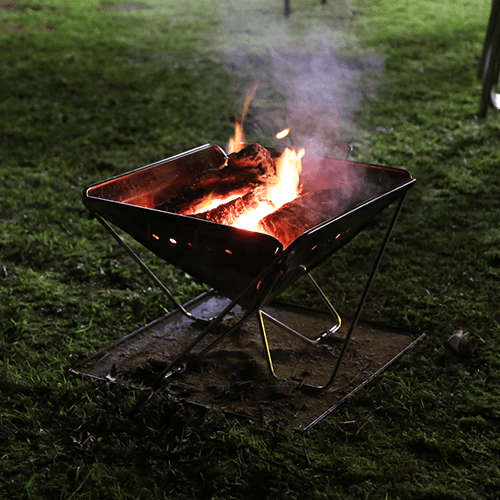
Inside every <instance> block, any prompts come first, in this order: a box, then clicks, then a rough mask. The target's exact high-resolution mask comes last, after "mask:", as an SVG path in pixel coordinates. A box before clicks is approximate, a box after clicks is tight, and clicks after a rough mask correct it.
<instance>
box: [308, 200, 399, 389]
mask: <svg viewBox="0 0 500 500" xmlns="http://www.w3.org/2000/svg"><path fill="white" fill-rule="evenodd" d="M405 196H406V194H404V195H403V196H402V197H401V199H400V201H399V203H398V206H397V208H396V211H395V213H394V216H393V218H392V221H391V223H390V225H389V228H388V229H387V232H386V234H385V237H384V240H383V241H382V244H381V246H380V249H379V252H378V254H377V257H376V259H375V262H374V264H373V268H372V271H371V273H370V275H369V276H368V280H367V282H366V285H365V288H364V290H363V294H362V295H361V298H360V301H359V304H358V308H357V309H356V313H355V315H354V318H353V320H352V323H351V326H350V327H349V331H348V332H347V335H346V338H345V340H344V343H343V344H342V349H341V351H340V355H339V357H338V358H337V363H336V365H335V367H334V369H333V373H332V375H331V377H330V380H329V381H328V383H327V384H325V385H322V386H313V385H309V384H304V385H302V386H301V388H302V389H305V390H312V391H324V390H327V389H329V388H330V387H331V386H332V385H333V383H334V382H335V378H336V376H337V373H338V371H339V368H340V365H341V363H342V360H343V359H344V355H345V353H346V351H347V346H348V345H349V342H350V340H351V337H352V333H353V331H354V329H355V328H356V325H357V323H358V320H359V317H360V315H361V310H362V309H363V306H364V303H365V300H366V297H367V295H368V292H369V290H370V287H371V284H372V282H373V278H374V277H375V274H376V272H377V269H378V266H379V264H380V261H381V260H382V256H383V255H384V252H385V248H386V247H387V243H388V242H389V238H390V237H391V232H392V229H393V228H394V225H395V224H396V220H397V218H398V216H399V213H400V212H401V207H402V206H403V201H404V199H405Z"/></svg>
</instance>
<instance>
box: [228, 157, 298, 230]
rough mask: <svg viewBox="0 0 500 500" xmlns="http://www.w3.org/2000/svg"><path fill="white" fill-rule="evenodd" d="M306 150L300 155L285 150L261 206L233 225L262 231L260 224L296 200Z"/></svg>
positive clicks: (265, 191)
mask: <svg viewBox="0 0 500 500" xmlns="http://www.w3.org/2000/svg"><path fill="white" fill-rule="evenodd" d="M304 154H305V150H304V149H301V150H300V151H299V152H298V153H297V152H296V151H294V150H293V149H288V148H285V150H284V151H283V153H282V154H281V156H280V157H279V159H278V163H277V165H276V176H275V178H274V179H272V180H271V181H270V182H269V184H267V186H265V189H264V192H263V194H262V199H263V200H264V201H261V202H260V203H259V205H258V206H257V207H256V208H255V209H253V210H251V211H250V212H248V213H247V214H245V215H242V216H241V217H238V219H237V220H236V221H235V222H234V223H233V224H232V225H233V226H234V227H239V228H240V229H247V230H249V231H261V228H260V226H259V222H260V220H261V219H263V218H264V217H266V216H267V215H269V214H271V213H273V212H274V211H276V210H278V209H279V208H281V207H282V206H283V205H284V204H285V203H288V202H290V201H292V200H293V199H295V198H296V197H297V196H298V195H299V194H300V174H301V172H302V161H301V158H302V157H303V156H304Z"/></svg>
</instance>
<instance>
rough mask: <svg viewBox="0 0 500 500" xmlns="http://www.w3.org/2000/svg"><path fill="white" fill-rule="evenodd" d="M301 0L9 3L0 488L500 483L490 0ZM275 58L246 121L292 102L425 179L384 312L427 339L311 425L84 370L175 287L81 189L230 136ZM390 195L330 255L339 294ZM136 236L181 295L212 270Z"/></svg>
mask: <svg viewBox="0 0 500 500" xmlns="http://www.w3.org/2000/svg"><path fill="white" fill-rule="evenodd" d="M291 4H292V9H293V12H292V14H291V16H290V17H288V18H285V17H284V16H283V2H274V3H270V2H264V1H263V0H250V1H247V2H237V3H235V2H228V1H227V0H217V1H215V2H201V1H196V0H185V1H183V2H174V1H172V0H144V1H143V2H97V1H94V0H73V1H69V0H39V1H36V0H19V1H14V0H3V1H0V66H1V71H0V145H1V149H0V151H1V157H0V158H1V159H0V174H1V177H0V179H2V182H1V183H0V206H1V208H2V215H1V218H0V354H1V355H0V388H1V392H0V498H30V499H45V498H50V499H53V498H82V499H83V498H89V499H90V498H116V499H120V500H121V499H125V498H133V499H150V498H168V499H188V498H196V499H199V498H214V499H215V498H235V499H246V498H276V499H281V498H297V499H302V498H304V499H306V498H307V499H310V498H311V499H312V498H325V499H332V498H339V499H340V498H342V499H347V500H350V499H367V498H370V499H391V500H395V499H410V498H414V499H428V500H430V499H464V500H465V499H467V500H470V499H485V498H491V499H494V498H498V496H499V495H500V457H499V450H500V438H499V435H498V431H497V428H498V425H499V424H500V403H499V396H500V357H499V354H498V347H497V341H499V340H500V314H499V312H498V303H499V297H500V201H499V200H500V196H499V194H498V186H499V185H500V142H499V137H500V117H499V116H498V114H497V113H495V112H493V110H490V112H489V113H488V115H487V117H486V118H485V119H477V118H476V117H475V116H474V113H476V112H477V110H478V109H479V99H480V95H481V85H480V82H478V81H477V78H476V75H477V70H478V62H479V57H480V55H481V49H482V42H483V38H484V35H485V31H486V25H487V21H488V16H489V9H490V5H491V3H490V2H487V1H486V0H455V1H451V0H443V1H442V2H435V1H431V0H414V1H409V0H401V1H398V2H389V1H387V0H371V1H369V0H356V1H353V2H350V1H349V2H344V1H341V0H329V2H328V3H327V4H326V5H322V4H321V2H320V1H319V0H315V1H313V0H307V1H306V0H292V1H291ZM256 81H258V82H259V84H260V85H259V88H258V90H257V94H256V96H255V98H254V101H252V104H251V105H250V109H249V113H248V115H247V117H246V121H245V130H246V133H247V137H248V139H249V140H252V141H258V142H260V143H262V144H265V145H270V146H271V145H274V139H273V136H274V134H275V133H276V132H277V131H278V130H280V127H282V126H283V125H288V124H290V125H291V126H292V140H293V143H294V145H300V144H301V143H304V142H306V143H308V144H310V147H314V148H316V150H318V151H321V152H324V153H325V154H327V153H328V151H329V150H330V149H331V148H332V147H333V144H334V143H335V142H348V143H350V144H352V145H353V147H354V152H353V155H354V158H356V159H358V160H360V161H365V162H370V163H375V164H382V165H389V166H394V167H402V168H405V169H407V170H408V171H409V172H411V173H412V175H414V176H415V177H416V179H417V182H416V184H415V187H414V188H413V189H412V190H411V191H410V193H409V195H408V196H407V199H406V201H405V205H404V207H403V211H402V213H401V216H400V218H399V220H398V223H397V225H396V227H395V230H394V233H393V235H392V238H391V241H390V244H389V246H388V248H387V252H386V255H385V256H384V260H383V262H382V264H381V267H380V269H379V273H378V275H377V277H376V280H375V282H374V285H373V288H372V292H371V294H370V295H369V298H368V301H367V303H366V306H365V309H364V312H363V317H364V318H366V319H369V320H374V321H379V322H383V323H386V324H390V325H395V326H399V327H404V328H408V329H412V330H415V331H419V332H425V333H426V334H427V337H426V339H425V340H424V341H422V342H420V343H419V344H418V345H417V346H416V347H415V348H413V349H412V350H411V351H410V352H409V353H408V354H406V355H405V356H404V357H403V358H402V359H401V360H400V361H398V362H397V363H396V364H394V365H393V366H392V367H391V368H390V369H389V370H387V371H386V372H384V373H383V374H382V375H380V376H379V377H378V378H377V379H376V380H375V381H374V382H372V383H371V384H370V385H368V386H367V387H365V388H364V389H363V390H362V391H360V392H359V393H358V394H357V395H356V396H355V397H354V398H352V399H351V400H350V401H349V402H348V403H346V404H345V405H343V406H342V407H341V408H340V409H339V410H338V411H336V412H335V413H333V414H332V415H330V416H329V417H328V418H327V419H326V420H324V421H323V422H321V423H320V424H319V425H318V426H317V427H315V428H313V430H311V431H310V432H308V433H306V434H304V433H298V432H296V431H293V430H291V429H280V428H275V427H272V426H265V427H262V426H259V425H256V424H252V423H248V422H244V421H240V420H237V419H234V418H230V417H227V416H225V415H223V414H220V413H218V412H211V411H202V410H194V409H192V408H189V407H187V406H185V405H184V404H183V403H182V401H180V400H177V399H175V398H173V397H171V396H170V395H169V393H168V390H167V389H166V388H162V389H161V390H159V391H158V392H156V393H155V395H154V396H153V397H152V398H151V399H150V400H148V401H147V402H145V401H144V399H143V394H142V393H140V392H136V391H134V390H132V389H130V388H128V387H125V386H122V385H118V384H106V383H102V382H98V381H94V380H91V379H88V378H79V377H77V376H74V375H71V374H69V373H68V372H67V368H68V366H70V365H71V363H72V362H73V361H74V360H77V359H80V358H81V357H83V356H85V355H87V354H90V353H92V352H94V351H96V350H98V349H100V348H102V347H104V346H106V345H108V344H110V343H111V342H113V341H115V340H117V339H120V338H122V337H123V336H124V335H126V334H128V333H130V332H131V331H133V330H135V329H137V328H139V327H141V326H143V325H144V324H145V323H147V322H149V321H152V320H154V319H156V318H157V317H159V316H160V315H162V314H163V308H164V307H167V306H168V307H170V306H169V304H167V303H166V301H165V298H164V296H163V295H162V293H161V292H160V291H159V290H157V289H156V288H155V287H154V286H152V285H151V283H149V281H148V280H147V278H146V277H145V276H143V274H142V273H141V272H140V270H139V269H138V268H137V267H136V265H135V264H134V263H133V262H132V261H131V260H130V259H129V258H128V256H127V255H126V254H125V253H124V251H123V250H122V249H121V247H119V246H118V245H117V244H115V243H114V241H112V240H111V239H110V238H109V236H108V235H107V234H106V233H105V231H104V229H103V228H102V227H101V226H100V225H99V224H98V223H97V222H96V221H95V220H93V218H92V217H91V216H90V215H89V214H87V212H86V209H85V208H84V206H83V205H82V203H81V195H82V190H83V188H84V187H85V186H87V185H89V184H91V183H93V182H95V181H98V180H102V179H106V178H108V177H111V176H113V175H116V174H119V173H122V172H125V171H127V170H131V169H133V168H136V167H140V166H142V165H145V164H148V163H151V162H154V161H157V160H160V159H162V158H165V157H168V156H171V155H174V154H177V153H180V152H182V151H185V150H188V149H191V148H193V147H196V146H199V145H201V144H205V143H208V142H213V143H216V144H219V145H221V146H225V144H226V142H227V140H228V138H229V136H230V135H231V133H232V129H233V124H234V119H235V117H237V116H238V114H239V112H240V110H241V107H242V104H243V100H244V98H245V92H246V91H247V89H248V88H249V87H250V86H251V85H252V84H253V83H254V82H256ZM311 139H312V142H311ZM388 217H389V215H385V214H382V216H381V217H380V218H379V219H377V220H376V221H375V222H373V223H371V224H370V225H369V227H368V228H367V230H366V231H365V232H364V233H362V234H360V235H359V236H358V237H357V238H356V239H355V240H353V241H352V242H351V243H350V244H349V247H346V249H345V250H346V251H340V252H339V253H338V254H337V255H335V256H334V257H333V258H332V259H331V260H329V261H328V262H326V263H324V264H323V265H322V266H321V267H320V268H319V269H318V270H317V272H316V273H315V278H316V279H317V281H318V282H320V284H321V286H323V287H324V288H325V289H326V290H327V292H328V294H329V296H330V297H331V298H332V301H333V303H334V304H335V305H336V306H337V307H338V309H339V311H340V312H341V313H342V314H344V315H351V314H352V313H353V308H354V307H355V303H356V298H357V297H358V296H359V293H360V291H361V290H362V287H363V284H364V279H365V278H366V274H367V273H368V272H369V268H370V262H369V261H368V260H367V259H366V255H367V254H369V253H370V252H373V251H376V249H377V247H378V245H379V243H380V238H379V235H380V229H381V228H382V227H383V226H384V225H385V224H386V223H387V221H388ZM127 241H129V240H127ZM130 244H131V245H132V246H133V248H134V250H135V251H136V252H137V253H138V254H139V255H140V256H141V257H142V258H144V259H145V260H146V261H147V263H148V265H149V266H150V267H151V268H152V270H153V271H154V272H155V273H157V274H158V275H159V276H160V277H161V278H162V280H163V281H164V282H165V283H166V284H167V286H170V287H172V290H174V291H175V294H176V297H177V298H178V299H179V300H181V301H185V300H187V299H190V298H192V297H194V296H196V295H197V294H198V293H200V291H202V290H203V289H204V288H205V287H204V286H203V285H201V284H198V283H195V282H194V281H193V280H192V279H191V278H189V277H188V276H186V275H185V274H184V273H183V272H181V271H179V270H177V269H175V268H173V267H171V266H169V265H166V264H165V263H164V262H162V261H160V260H159V259H157V258H155V257H153V256H151V255H150V254H149V253H148V252H147V251H146V250H145V249H144V248H142V247H141V246H140V245H138V244H135V243H134V242H133V241H130ZM309 292H310V290H309V289H308V288H307V286H305V285H299V286H297V287H294V288H293V289H292V290H290V291H288V292H287V298H288V299H296V300H298V301H300V302H305V303H310V304H311V305H315V302H314V301H313V299H312V296H311V294H310V293H309ZM456 330H463V331H466V332H469V333H470V334H471V335H473V337H474V338H475V343H476V345H477V351H476V352H475V353H474V355H472V356H460V355H459V354H457V353H456V352H454V351H453V350H452V349H450V348H449V346H447V344H446V340H447V339H448V337H449V336H450V335H451V334H452V333H453V332H454V331H456Z"/></svg>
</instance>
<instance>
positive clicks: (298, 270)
mask: <svg viewBox="0 0 500 500" xmlns="http://www.w3.org/2000/svg"><path fill="white" fill-rule="evenodd" d="M206 147H213V146H211V145H206V146H203V147H200V148H197V149H196V150H192V151H200V150H202V149H203V148H206ZM189 153H190V152H186V153H184V154H183V155H188V154H189ZM174 158H175V157H174ZM158 163H159V162H158ZM350 163H351V164H353V165H354V164H355V163H354V162H350ZM154 165H155V164H153V166H154ZM364 166H367V165H364ZM368 166H370V167H374V168H386V167H378V166H374V165H368ZM148 167H151V166H148ZM143 168H146V167H143ZM140 170H142V169H137V171H140ZM392 170H399V171H400V172H404V174H406V175H407V180H405V181H402V182H401V184H400V185H398V186H396V187H395V188H393V189H391V190H390V191H388V192H387V193H384V195H383V196H387V195H388V194H390V195H391V196H390V198H389V200H384V204H383V205H382V208H379V209H378V211H377V212H376V214H375V215H377V214H378V213H379V212H380V211H382V210H384V209H385V208H386V206H388V205H390V204H392V203H393V202H394V201H398V204H397V207H396V209H395V211H394V215H393V217H392V219H391V222H390V224H389V226H388V228H387V230H386V233H385V236H384V238H383V241H382V243H381V246H380V249H379V251H378V254H377V256H376V258H375V261H374V264H373V267H372V270H371V272H370V274H369V276H368V278H367V281H366V284H365V287H364V290H363V292H362V294H361V297H360V300H359V303H358V306H357V309H356V313H355V315H354V317H353V320H352V322H351V325H350V328H349V331H348V333H347V335H346V337H345V339H344V341H343V344H342V348H341V352H340V354H339V356H338V358H337V361H336V363H335V365H334V367H333V371H332V374H331V376H330V377H329V379H328V381H327V382H326V383H325V384H324V385H318V386H313V385H309V384H302V385H301V388H302V389H304V390H310V391H324V390H327V389H329V388H330V387H331V386H332V385H333V383H334V381H335V378H336V376H337V373H338V371H339V368H340V366H341V364H342V361H343V358H344V355H345V353H346V351H347V348H348V345H349V342H350V340H351V336H352V333H353V331H354V329H355V328H356V325H357V323H358V320H359V318H360V315H361V311H362V308H363V306H364V303H365V300H366V297H367V295H368V292H369V290H370V287H371V284H372V282H373V279H374V277H375V274H376V272H377V269H378V267H379V264H380V261H381V259H382V257H383V254H384V252H385V249H386V246H387V244H388V242H389V239H390V236H391V233H392V230H393V228H394V225H395V223H396V221H397V218H398V216H399V214H400V212H401V208H402V205H403V202H404V199H405V197H406V193H407V191H408V189H409V188H410V187H411V186H412V185H413V182H414V181H415V179H414V178H412V177H411V176H410V175H409V174H408V173H407V172H405V171H403V170H401V169H392ZM133 172H135V171H132V172H129V173H128V174H130V173H133ZM123 175H126V174H123ZM118 177H120V176H118ZM118 177H117V178H118ZM113 179H116V178H113ZM113 179H111V180H110V181H104V182H102V183H97V184H94V185H92V186H89V188H87V189H85V191H84V199H83V201H84V204H85V205H86V206H87V208H88V209H89V210H90V211H91V212H92V213H93V214H94V215H95V217H96V218H97V220H98V221H99V222H100V223H101V224H102V225H103V226H104V228H105V229H106V230H107V231H108V232H109V233H110V234H111V235H112V236H113V238H114V239H115V240H116V241H117V242H118V243H119V244H120V245H121V246H122V247H123V248H124V249H125V250H126V252H127V253H128V254H129V255H130V256H131V257H132V258H133V260H135V261H136V262H137V263H138V264H139V266H140V267H141V268H142V270H143V271H144V272H145V273H146V274H147V275H148V276H149V277H150V278H151V279H152V280H153V282H154V283H155V284H156V285H157V286H159V287H160V289H161V290H162V291H163V292H164V293H165V294H166V295H167V297H168V298H169V300H170V301H172V302H173V303H174V304H175V307H176V308H177V309H178V310H179V311H181V312H182V313H183V314H184V315H186V316H187V317H189V318H190V319H192V320H193V321H197V322H200V323H204V324H205V327H204V329H203V330H202V332H201V333H200V334H199V335H198V336H197V337H196V338H195V339H194V340H193V341H191V342H190V343H189V345H187V346H186V347H185V348H184V350H183V351H182V352H181V353H180V354H178V355H177V356H176V357H175V359H173V360H172V361H171V362H170V363H169V364H168V365H167V367H166V368H165V369H164V370H163V371H162V372H161V373H160V374H159V375H158V382H159V383H160V382H162V381H164V380H165V379H168V378H170V377H171V376H173V375H175V374H176V373H178V372H179V371H180V370H181V369H182V367H183V363H184V361H185V360H186V358H187V356H188V355H189V354H190V353H191V352H192V351H193V349H194V348H195V347H196V346H197V345H198V344H199V343H200V342H201V341H202V340H203V339H204V338H205V337H206V336H207V335H208V334H209V333H211V332H212V331H213V330H214V328H215V327H216V326H218V325H219V324H220V323H221V322H222V320H223V319H224V317H225V316H226V315H227V314H228V313H229V312H230V311H231V310H232V309H233V308H234V307H235V306H236V305H238V304H240V305H241V301H242V300H244V298H245V296H247V295H250V296H251V300H250V305H249V307H247V308H246V310H245V312H244V314H243V315H242V317H241V319H240V320H239V321H238V322H237V323H236V324H234V325H233V326H231V327H228V328H227V330H226V331H225V332H223V333H222V334H219V336H218V337H217V338H216V339H215V340H213V341H212V342H211V343H210V344H209V345H208V346H206V347H205V348H204V349H203V350H202V351H201V352H199V353H198V354H197V355H196V357H201V356H203V355H204V354H206V353H207V352H208V351H210V350H211V349H213V348H214V347H215V346H216V345H217V344H219V343H220V342H221V341H222V340H224V339H225V338H226V337H227V336H228V335H230V334H232V333H233V332H234V331H236V330H237V329H238V328H239V327H240V326H241V325H242V324H243V323H244V322H245V321H247V320H248V319H249V318H250V317H251V316H252V315H254V314H256V315H257V318H258V325H259V330H260V334H261V338H262V344H263V350H264V355H265V359H266V362H267V365H268V368H269V371H270V373H271V374H272V376H274V377H277V374H276V372H275V370H274V364H273V360H272V355H271V352H270V349H269V342H268V338H267V333H266V328H265V323H264V318H267V319H269V320H271V321H273V322H274V323H276V324H278V326H281V327H283V328H284V329H285V330H286V331H288V332H289V333H291V334H293V335H296V336H298V337H299V338H302V340H304V341H306V342H309V343H313V344H314V343H317V342H318V341H319V339H320V337H322V336H323V335H320V337H318V338H317V339H310V338H308V337H305V336H303V335H302V334H300V333H298V332H295V331H293V330H292V329H290V328H289V327H287V326H286V325H282V324H279V322H277V320H275V319H274V318H272V317H270V316H269V315H268V314H266V313H265V312H263V311H262V307H263V306H264V305H265V304H266V303H268V302H269V300H272V298H273V297H274V296H276V295H277V294H278V293H279V292H281V291H282V290H283V289H284V288H281V289H280V287H279V286H278V285H277V283H278V282H279V279H280V277H281V275H282V274H283V268H286V266H287V263H288V261H290V260H292V261H293V259H294V258H295V274H294V275H293V276H292V278H293V282H294V281H296V280H297V279H299V277H300V276H303V275H307V276H309V278H310V279H311V281H312V283H313V285H314V287H315V289H316V290H317V292H318V293H319V294H320V296H321V298H322V299H323V300H324V302H325V304H326V305H327V308H328V309H329V310H330V312H331V313H332V315H333V317H334V318H336V320H337V325H336V326H334V327H332V329H330V330H329V331H328V332H327V333H331V332H333V331H334V330H336V329H337V328H338V327H339V326H340V317H339V315H338V313H337V312H336V310H335V309H334V307H333V306H332V305H331V303H330V301H329V300H328V298H327V297H326V295H325V294H324V293H323V291H322V290H321V288H320V287H319V286H318V285H317V284H316V282H315V281H314V279H313V278H312V276H311V275H310V273H309V269H307V268H306V266H305V265H303V264H299V265H296V264H297V262H296V261H297V258H300V255H299V257H295V256H294V251H295V248H294V247H293V245H294V243H295V242H294V243H292V244H291V245H290V247H288V248H287V249H286V250H284V251H283V250H282V251H281V252H278V251H277V252H276V255H275V257H274V258H273V259H272V260H271V261H270V262H269V263H268V265H267V266H266V267H265V268H264V269H263V271H262V272H261V273H259V274H258V275H257V276H255V277H254V279H253V280H252V281H251V282H250V283H249V284H248V285H247V286H246V287H244V288H243V289H242V290H241V291H240V293H239V294H238V295H237V296H234V297H230V298H232V300H231V302H230V303H229V304H228V305H227V307H225V308H224V309H223V310H222V311H220V312H219V314H218V315H217V316H216V317H215V318H211V319H208V320H207V319H204V318H198V317H194V316H192V315H191V313H190V312H189V311H188V310H187V309H186V308H185V307H184V305H182V304H180V303H179V302H178V301H177V300H176V299H175V297H174V295H173V294H172V293H171V292H170V290H169V289H168V288H167V287H166V286H165V285H164V284H163V283H162V282H161V281H160V280H159V279H158V278H157V277H156V276H155V275H154V273H152V271H151V270H150V269H149V268H148V267H147V266H146V264H145V263H144V262H143V261H142V260H141V259H140V258H139V257H138V256H137V255H136V254H135V252H134V251H133V250H132V249H131V248H130V246H129V245H128V244H127V243H126V242H125V241H124V240H123V239H122V238H121V237H120V236H119V234H118V233H117V232H116V231H115V230H114V229H113V228H112V227H111V226H110V224H109V223H108V222H107V220H105V217H103V216H102V215H101V214H99V213H98V212H97V209H99V205H94V203H93V200H92V196H91V195H90V194H89V191H90V190H91V188H92V187H95V186H98V185H104V184H106V183H107V182H112V181H113ZM380 198H382V196H381V197H380ZM373 201H374V200H368V201H367V202H366V203H365V204H362V205H361V206H360V207H356V209H355V210H352V211H349V212H348V214H351V212H356V210H358V209H361V210H362V209H363V208H366V206H368V205H370V204H372V203H373ZM377 201H378V197H377V198H376V199H375V202H377ZM377 206H378V205H377ZM361 213H362V214H363V212H362V211H361ZM342 217H344V215H343V216H340V217H338V218H336V219H335V220H334V221H326V222H325V223H323V224H320V226H321V227H319V229H316V228H313V229H312V230H310V231H307V232H306V233H304V234H303V235H302V236H300V239H301V245H302V247H304V246H307V245H309V246H310V244H314V243H315V242H316V241H317V234H316V233H317V232H321V231H323V232H324V231H328V229H329V226H330V224H332V223H333V222H335V221H337V219H341V218H342ZM351 217H352V216H351ZM360 230H361V229H358V231H357V232H359V231H360ZM357 232H355V234H357ZM254 234H258V233H254ZM320 236H321V235H320ZM136 239H137V238H136ZM298 239H299V238H298ZM296 241H297V240H296ZM342 246H343V245H342ZM292 247H293V248H292ZM300 248H301V247H299V248H297V250H298V251H299V252H298V253H300ZM290 249H291V250H290ZM334 251H336V250H334ZM334 251H332V252H331V253H330V254H329V255H331V254H332V253H334ZM286 252H288V253H286ZM284 254H286V255H284ZM329 255H328V256H329ZM324 260H325V259H324ZM174 265H175V264H174ZM285 276H286V273H285ZM289 281H290V279H289ZM262 283H264V284H265V285H264V286H265V288H266V290H263V291H261V293H260V294H257V296H256V297H257V298H255V297H254V295H255V290H259V286H260V285H261V284H262ZM287 286H289V284H288V285H287ZM285 288H286V286H285ZM275 289H277V290H279V292H278V293H275V294H274V295H273V293H274V292H273V291H274V290H275Z"/></svg>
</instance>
